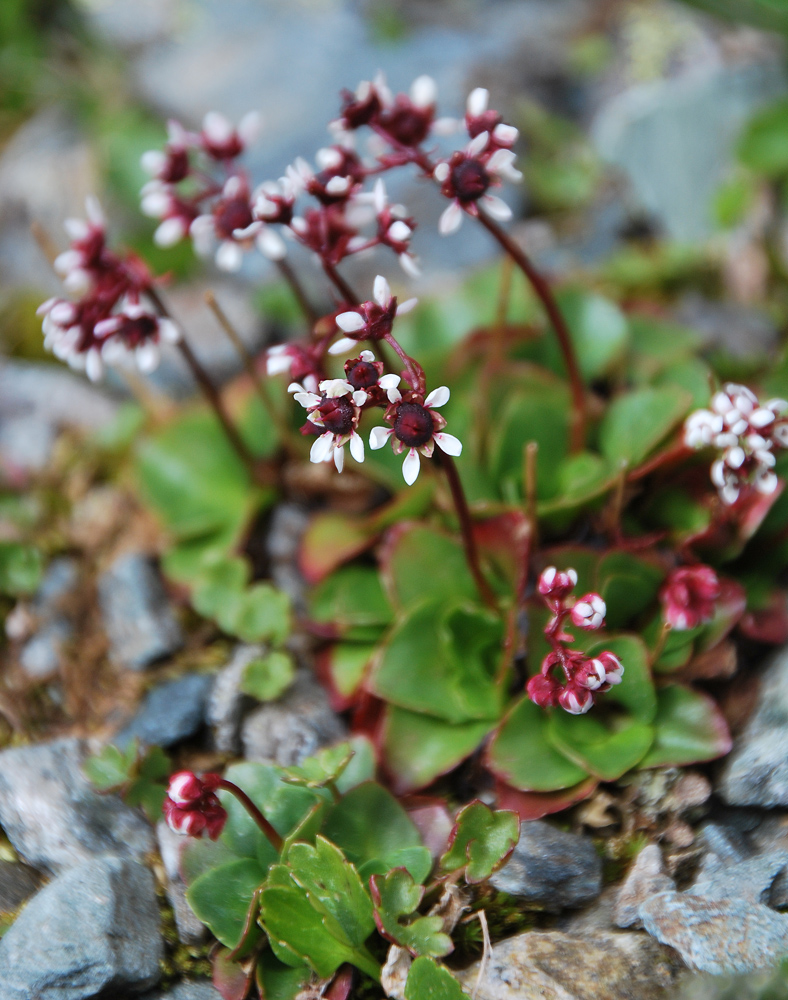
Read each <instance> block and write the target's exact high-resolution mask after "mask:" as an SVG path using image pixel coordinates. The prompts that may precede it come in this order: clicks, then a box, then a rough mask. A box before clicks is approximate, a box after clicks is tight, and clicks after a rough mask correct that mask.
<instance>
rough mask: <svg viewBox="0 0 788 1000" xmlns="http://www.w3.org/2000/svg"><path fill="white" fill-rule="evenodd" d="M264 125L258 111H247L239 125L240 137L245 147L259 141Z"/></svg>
mask: <svg viewBox="0 0 788 1000" xmlns="http://www.w3.org/2000/svg"><path fill="white" fill-rule="evenodd" d="M262 123H263V120H262V118H261V117H260V113H259V112H258V111H247V113H246V114H245V115H244V116H243V118H242V119H241V120H240V122H239V123H238V135H239V136H240V139H241V141H242V142H243V144H244V146H249V145H250V144H251V143H253V142H254V141H255V140H256V139H257V137H258V135H259V134H260V129H261V127H262Z"/></svg>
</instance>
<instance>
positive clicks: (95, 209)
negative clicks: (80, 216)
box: [85, 194, 107, 229]
mask: <svg viewBox="0 0 788 1000" xmlns="http://www.w3.org/2000/svg"><path fill="white" fill-rule="evenodd" d="M85 214H86V215H87V217H88V222H90V223H91V225H93V226H101V228H102V229H103V228H104V226H106V224H107V222H106V219H105V218H104V212H103V211H102V210H101V203H100V202H99V200H98V198H97V197H96V196H95V195H94V194H89V195H88V196H87V198H85Z"/></svg>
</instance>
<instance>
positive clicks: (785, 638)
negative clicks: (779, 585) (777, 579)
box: [739, 590, 788, 645]
mask: <svg viewBox="0 0 788 1000" xmlns="http://www.w3.org/2000/svg"><path fill="white" fill-rule="evenodd" d="M739 628H740V629H741V631H742V632H743V633H744V635H746V636H747V638H748V639H755V641H756V642H769V643H774V644H775V645H781V644H782V643H784V642H788V595H786V593H785V591H784V590H775V591H773V592H772V594H771V596H770V598H769V603H768V604H767V605H766V607H765V608H758V609H756V610H754V611H747V612H745V614H744V615H743V617H742V619H741V621H740V622H739Z"/></svg>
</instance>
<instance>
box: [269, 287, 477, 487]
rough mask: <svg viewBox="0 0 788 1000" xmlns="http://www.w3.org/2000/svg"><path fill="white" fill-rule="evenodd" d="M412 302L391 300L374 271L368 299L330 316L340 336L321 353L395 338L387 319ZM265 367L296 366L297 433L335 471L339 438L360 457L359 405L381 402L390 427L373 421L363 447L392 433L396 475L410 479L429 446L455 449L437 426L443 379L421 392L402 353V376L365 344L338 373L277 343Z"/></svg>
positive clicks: (458, 446) (415, 370) (419, 377)
mask: <svg viewBox="0 0 788 1000" xmlns="http://www.w3.org/2000/svg"><path fill="white" fill-rule="evenodd" d="M415 302H416V300H415V299H411V300H409V301H408V302H405V303H403V305H401V306H399V307H398V306H397V299H396V297H395V296H393V295H392V294H391V289H390V288H389V285H388V282H387V281H386V279H385V278H384V277H382V276H381V275H378V276H377V278H376V279H375V285H374V294H373V299H372V300H370V301H369V302H362V303H361V305H359V306H358V307H357V308H356V309H354V310H348V311H345V312H343V313H340V314H339V315H338V316H336V317H335V323H336V326H337V328H338V332H340V333H341V334H343V335H344V336H342V337H341V338H340V339H339V340H338V341H336V343H335V344H334V345H333V346H331V347H329V348H328V353H329V354H341V353H347V351H348V350H354V349H356V348H357V347H358V341H359V340H362V339H365V340H369V341H371V342H373V343H374V342H377V341H380V340H385V341H386V342H388V343H396V342H395V341H394V339H393V335H392V327H393V323H394V318H395V316H396V315H397V314H398V313H402V312H403V311H407V310H408V309H410V308H412V306H413V305H415ZM332 337H333V334H332ZM397 346H398V345H397ZM267 366H268V371H269V373H270V372H272V371H279V372H287V373H288V374H291V375H292V374H293V373H294V372H295V371H300V374H301V376H302V378H301V381H300V382H295V381H294V382H291V384H290V386H289V390H288V391H289V392H291V393H293V398H294V399H295V400H296V402H297V403H300V404H301V406H303V407H304V409H305V410H306V411H307V422H306V424H304V426H303V427H302V428H301V430H302V432H303V433H304V434H314V435H316V440H315V442H314V444H313V445H312V449H311V452H310V458H311V460H312V461H313V462H316V463H320V462H330V461H333V462H334V464H335V465H336V468H337V470H338V471H339V472H341V471H342V469H343V467H344V462H345V445H346V444H347V445H348V446H349V449H350V454H351V455H352V456H353V458H354V459H355V460H356V461H357V462H363V461H364V442H363V440H362V438H361V436H360V434H359V433H358V427H359V422H360V420H361V416H362V413H363V412H364V411H365V410H371V409H380V408H382V409H383V410H384V415H383V419H384V421H385V423H386V424H388V425H389V426H385V425H378V426H375V427H373V428H372V430H371V431H370V436H369V446H370V448H371V449H372V450H373V451H376V450H377V449H379V448H383V447H384V446H385V444H386V442H387V441H389V440H391V444H392V447H393V449H394V452H395V454H397V455H401V454H402V453H403V452H406V455H405V459H404V462H403V465H402V474H403V477H404V479H405V482H406V483H407V484H408V485H409V486H411V485H412V484H413V483H414V482H415V481H416V479H417V478H418V475H419V471H420V468H421V461H420V458H419V455H423V456H424V457H425V458H431V457H432V454H433V452H434V450H435V445H437V446H438V448H440V449H441V451H443V452H444V453H445V454H447V455H452V456H454V455H459V454H461V452H462V443H461V442H460V441H459V439H458V438H456V437H455V436H454V435H453V434H447V433H446V432H445V431H444V428H445V426H446V420H445V418H444V417H443V416H442V415H441V414H440V413H439V412H438V410H439V408H440V407H442V406H444V405H445V404H446V403H448V401H449V396H450V392H449V389H448V388H447V387H446V386H445V385H442V386H439V387H438V388H437V389H433V390H432V392H430V393H425V387H424V385H423V378H424V376H423V372H422V371H421V369H420V367H419V366H417V365H416V363H415V362H414V361H412V359H408V361H407V363H406V367H405V370H404V372H403V375H398V374H396V373H395V372H389V373H388V374H385V367H384V365H383V362H381V361H378V360H377V359H376V357H375V354H374V353H373V352H372V351H369V350H365V351H361V352H360V354H359V355H358V356H357V357H354V358H351V359H350V360H349V361H346V362H345V365H344V378H321V377H320V375H321V373H320V370H319V368H318V366H317V365H316V364H315V353H314V351H310V350H309V349H308V348H299V347H298V346H297V345H284V346H280V347H275V348H271V350H270V351H269V353H268V358H267ZM311 366H312V367H311ZM403 377H404V378H406V379H407V380H408V382H409V384H410V385H411V388H410V389H406V390H405V391H403V390H402V388H401V383H402V380H403ZM414 386H415V387H414Z"/></svg>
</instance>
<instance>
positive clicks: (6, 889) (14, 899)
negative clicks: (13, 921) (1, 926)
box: [0, 861, 41, 913]
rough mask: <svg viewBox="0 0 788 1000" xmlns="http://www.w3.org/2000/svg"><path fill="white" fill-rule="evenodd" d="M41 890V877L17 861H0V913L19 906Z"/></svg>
mask: <svg viewBox="0 0 788 1000" xmlns="http://www.w3.org/2000/svg"><path fill="white" fill-rule="evenodd" d="M40 888H41V875H40V873H39V872H37V871H36V870H35V868H30V867H29V866H28V865H23V864H21V862H19V861H0V913H8V912H10V911H11V910H15V909H16V908H17V907H18V906H21V905H22V903H24V901H25V900H26V899H29V898H30V897H31V896H32V895H33V894H34V893H35V892H38V890H39V889H40Z"/></svg>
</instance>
